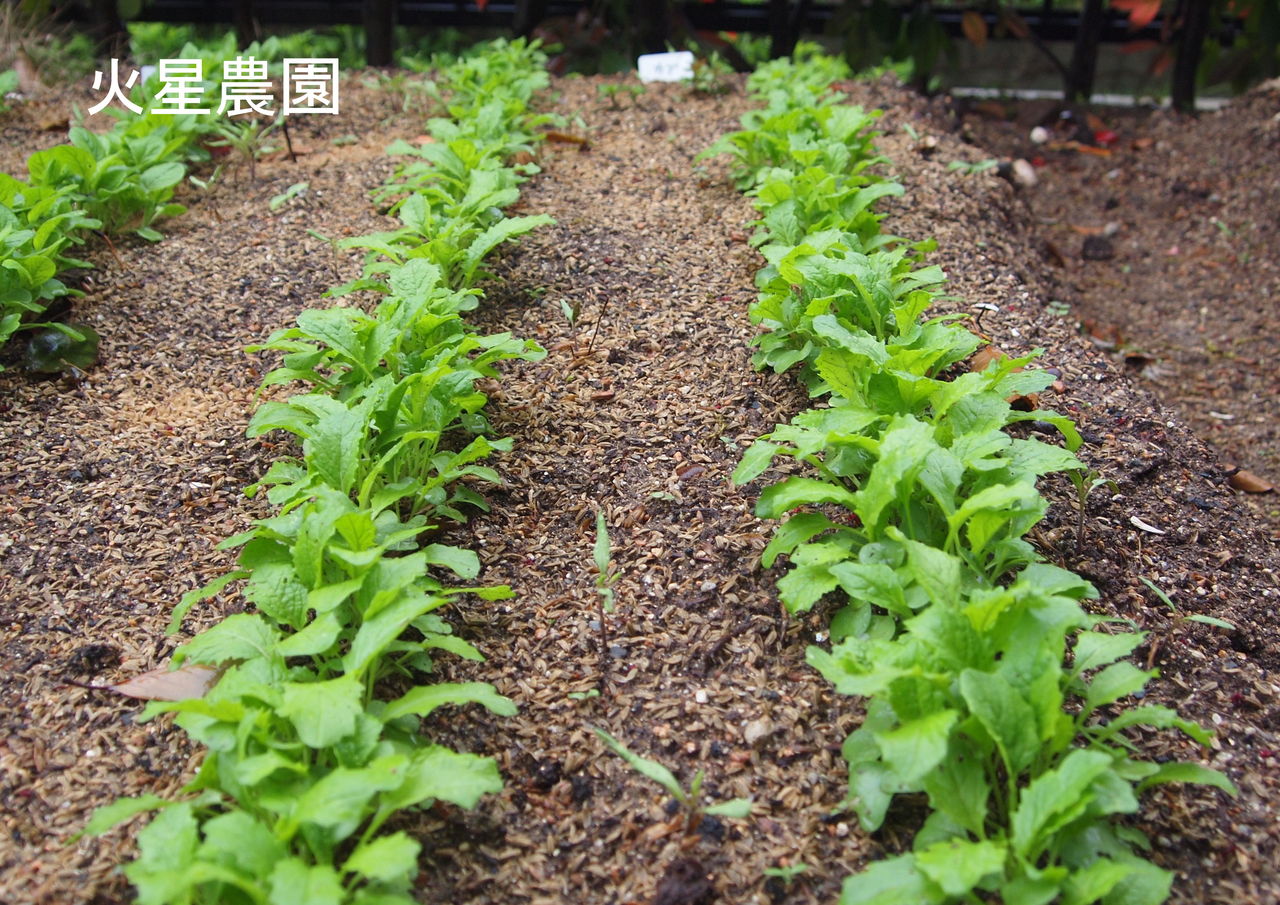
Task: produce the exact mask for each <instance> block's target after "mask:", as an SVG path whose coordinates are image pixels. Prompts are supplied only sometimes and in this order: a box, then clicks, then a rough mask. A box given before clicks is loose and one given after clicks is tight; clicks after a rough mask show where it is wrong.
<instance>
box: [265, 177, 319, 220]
mask: <svg viewBox="0 0 1280 905" xmlns="http://www.w3.org/2000/svg"><path fill="white" fill-rule="evenodd" d="M310 188H311V183H309V182H295V183H294V184H293V185H291V186H289V187H288V188H287V189H285V190H284V191H283V192H281V193H280V194H279V195H273V196H272V198H271V200H270V201H268V202H267V207H268V208H270V210H271V212H272V213H275V212H276V211H278V210H280V208H282V207H284V206H285V205H286V204H288V203H289V202H290V201H293V200H294V199H295V198H300V197H302V196H303V195H305V194H306V193H307V190H308V189H310Z"/></svg>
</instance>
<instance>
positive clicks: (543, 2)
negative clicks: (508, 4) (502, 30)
mask: <svg viewBox="0 0 1280 905" xmlns="http://www.w3.org/2000/svg"><path fill="white" fill-rule="evenodd" d="M546 17H547V0H517V2H516V17H515V21H514V22H513V23H512V31H514V32H515V33H516V37H519V38H527V37H529V36H530V35H532V34H533V30H534V29H535V28H537V27H538V23H539V22H541V21H542V20H543V19H545V18H546Z"/></svg>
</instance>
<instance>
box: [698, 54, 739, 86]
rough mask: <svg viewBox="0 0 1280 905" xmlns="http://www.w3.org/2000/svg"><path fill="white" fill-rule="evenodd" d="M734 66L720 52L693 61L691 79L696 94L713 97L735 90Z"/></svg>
mask: <svg viewBox="0 0 1280 905" xmlns="http://www.w3.org/2000/svg"><path fill="white" fill-rule="evenodd" d="M732 77H733V67H732V66H730V65H729V64H728V63H727V62H725V59H724V58H723V57H722V56H720V54H718V53H712V54H711V56H709V57H704V58H701V59H696V60H694V61H693V75H692V77H691V78H690V79H689V87H690V90H692V91H693V93H694V94H700V95H703V96H706V97H712V96H715V95H718V94H728V93H729V92H730V91H732V90H733V83H732V82H731V81H730V79H731V78H732Z"/></svg>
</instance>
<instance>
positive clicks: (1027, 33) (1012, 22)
mask: <svg viewBox="0 0 1280 905" xmlns="http://www.w3.org/2000/svg"><path fill="white" fill-rule="evenodd" d="M1000 23H1001V24H1002V25H1003V26H1004V27H1005V28H1007V29H1008V30H1009V34H1011V35H1013V36H1014V37H1015V38H1021V39H1022V40H1024V41H1025V40H1026V39H1027V38H1029V37H1031V28H1030V27H1029V26H1028V25H1027V20H1026V19H1023V18H1022V17H1021V16H1019V15H1018V14H1017V13H1015V12H1014V11H1013V10H1011V9H1002V10H1000Z"/></svg>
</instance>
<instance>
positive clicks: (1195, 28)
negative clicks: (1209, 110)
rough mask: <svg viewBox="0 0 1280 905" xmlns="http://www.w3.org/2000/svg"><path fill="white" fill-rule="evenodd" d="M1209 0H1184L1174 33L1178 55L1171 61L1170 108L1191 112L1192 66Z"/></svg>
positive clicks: (1202, 35)
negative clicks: (1181, 14) (1177, 33)
mask: <svg viewBox="0 0 1280 905" xmlns="http://www.w3.org/2000/svg"><path fill="white" fill-rule="evenodd" d="M1209 4H1210V0H1185V5H1184V6H1183V10H1184V13H1183V21H1182V31H1181V32H1180V33H1179V35H1178V56H1177V59H1175V60H1174V62H1173V88H1172V95H1173V96H1172V98H1171V99H1172V101H1173V109H1175V110H1178V111H1181V112H1182V113H1194V112H1195V109H1196V70H1197V69H1199V68H1200V54H1201V52H1202V51H1203V50H1204V38H1205V35H1206V34H1207V33H1208V31H1209Z"/></svg>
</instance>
